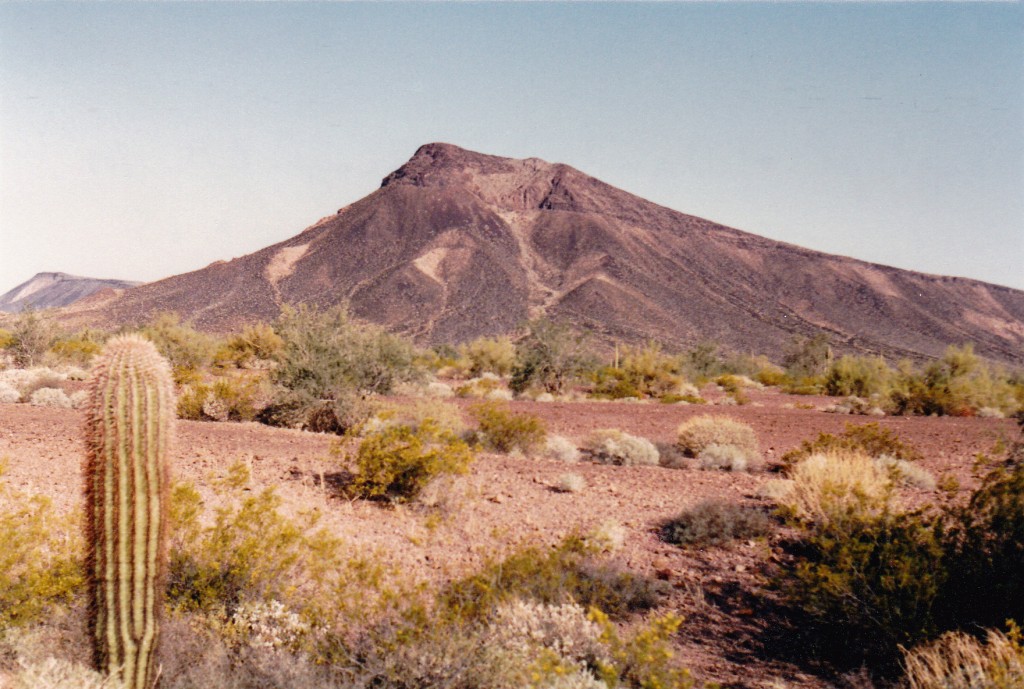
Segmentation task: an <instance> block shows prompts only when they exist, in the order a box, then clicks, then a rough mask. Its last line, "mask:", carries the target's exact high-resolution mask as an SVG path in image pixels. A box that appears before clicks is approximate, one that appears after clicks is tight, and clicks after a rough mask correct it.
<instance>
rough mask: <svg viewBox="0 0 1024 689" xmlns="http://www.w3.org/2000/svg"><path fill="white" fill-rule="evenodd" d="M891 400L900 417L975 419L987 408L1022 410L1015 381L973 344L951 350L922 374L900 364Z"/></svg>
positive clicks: (1008, 410) (910, 366)
mask: <svg viewBox="0 0 1024 689" xmlns="http://www.w3.org/2000/svg"><path fill="white" fill-rule="evenodd" d="M890 399H891V406H892V408H893V410H894V411H895V413H897V414H922V415H931V414H936V415H950V416H973V415H975V414H977V412H978V410H979V409H982V408H985V407H988V408H990V409H999V410H1001V411H1004V412H1013V411H1015V410H1016V409H1018V408H1019V407H1020V401H1019V399H1018V398H1017V389H1016V388H1015V386H1014V383H1013V377H1012V376H1011V375H1010V374H1008V373H1006V372H1005V371H1000V370H998V369H996V368H994V367H992V366H990V365H989V364H988V363H987V362H985V361H984V360H983V359H981V358H980V357H979V356H978V355H976V354H975V353H974V347H973V346H972V345H970V344H967V345H964V346H962V347H956V346H950V347H948V348H947V349H946V353H945V354H944V355H943V357H942V359H940V360H938V361H934V362H932V363H930V364H928V365H927V366H926V367H925V368H924V370H922V371H917V370H916V369H914V368H913V366H912V365H911V364H910V363H908V362H901V364H900V365H899V367H898V372H897V374H896V376H895V380H894V383H893V391H892V393H891V394H890Z"/></svg>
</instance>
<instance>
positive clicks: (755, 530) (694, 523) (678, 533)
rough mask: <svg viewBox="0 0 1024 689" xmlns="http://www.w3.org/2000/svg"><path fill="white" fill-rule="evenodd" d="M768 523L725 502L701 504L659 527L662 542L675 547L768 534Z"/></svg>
mask: <svg viewBox="0 0 1024 689" xmlns="http://www.w3.org/2000/svg"><path fill="white" fill-rule="evenodd" d="M771 526H772V521H771V519H770V518H769V517H768V515H766V514H765V513H764V512H762V511H761V510H759V509H756V508H753V507H746V506H743V505H738V504H736V503H734V502H731V501H729V500H721V499H711V500H702V501H701V502H699V503H697V504H696V505H694V506H693V507H691V508H689V509H687V510H685V511H683V512H682V513H680V514H679V515H678V516H677V517H675V518H673V519H670V520H668V521H666V522H664V523H662V525H661V528H660V534H661V538H662V540H664V541H666V542H668V543H674V544H676V545H714V546H718V545H724V544H726V543H730V542H731V541H735V540H740V539H749V538H758V537H760V536H764V535H766V534H768V533H769V532H770V530H771Z"/></svg>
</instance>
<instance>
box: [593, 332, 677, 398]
mask: <svg viewBox="0 0 1024 689" xmlns="http://www.w3.org/2000/svg"><path fill="white" fill-rule="evenodd" d="M685 382H686V379H685V378H684V377H683V375H682V367H681V364H680V360H679V357H676V356H671V355H668V354H665V353H664V352H662V350H661V345H659V344H657V343H655V342H650V343H648V344H646V345H644V346H643V347H623V348H622V353H621V358H620V360H619V361H618V362H616V364H615V365H614V366H605V367H603V368H599V369H597V371H596V372H595V374H594V386H593V391H592V394H593V395H594V396H595V397H599V398H606V399H622V398H626V397H661V396H664V395H668V394H673V393H677V392H678V391H679V389H680V387H681V386H682V385H683V384H684V383H685Z"/></svg>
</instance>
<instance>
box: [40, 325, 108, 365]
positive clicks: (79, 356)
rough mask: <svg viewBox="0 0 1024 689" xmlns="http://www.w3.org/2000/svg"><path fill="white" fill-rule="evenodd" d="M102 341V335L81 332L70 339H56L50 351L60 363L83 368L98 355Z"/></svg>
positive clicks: (89, 331)
mask: <svg viewBox="0 0 1024 689" xmlns="http://www.w3.org/2000/svg"><path fill="white" fill-rule="evenodd" d="M104 341H106V335H105V334H104V333H101V332H97V331H93V330H83V331H82V332H79V333H77V334H75V335H74V336H72V337H62V338H60V339H58V340H57V341H56V342H55V343H54V344H53V346H52V347H50V351H51V352H53V353H54V354H55V355H56V356H57V357H58V358H60V360H61V361H65V362H70V363H73V364H78V365H81V366H85V365H87V364H88V363H89V362H90V361H92V358H93V357H94V356H96V355H97V354H99V353H100V350H101V349H102V348H103V342H104Z"/></svg>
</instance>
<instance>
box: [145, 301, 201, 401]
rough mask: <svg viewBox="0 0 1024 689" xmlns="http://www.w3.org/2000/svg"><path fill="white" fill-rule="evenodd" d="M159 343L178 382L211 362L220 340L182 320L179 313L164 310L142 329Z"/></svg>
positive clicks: (148, 337) (147, 335)
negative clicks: (164, 311)
mask: <svg viewBox="0 0 1024 689" xmlns="http://www.w3.org/2000/svg"><path fill="white" fill-rule="evenodd" d="M140 334H141V335H142V336H143V337H145V338H146V339H148V340H149V341H151V342H152V343H153V344H154V345H156V348H157V350H158V351H159V352H160V354H162V355H163V356H164V358H166V359H167V361H169V362H170V364H171V368H172V370H173V371H174V379H175V382H176V383H179V384H180V383H181V382H183V381H185V380H187V379H188V378H189V377H190V376H191V375H192V374H193V372H195V371H198V370H200V369H202V368H205V367H206V366H209V365H210V362H211V361H213V355H214V352H216V350H217V340H216V339H215V338H214V337H212V336H210V335H207V334H206V333H201V332H199V331H197V330H196V329H195V328H194V327H192V326H191V325H190V324H188V323H182V322H181V317H180V316H178V314H176V313H161V314H159V315H157V316H156V317H155V318H153V320H151V321H150V322H149V324H147V325H146V326H145V327H143V328H142V329H141V331H140Z"/></svg>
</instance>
